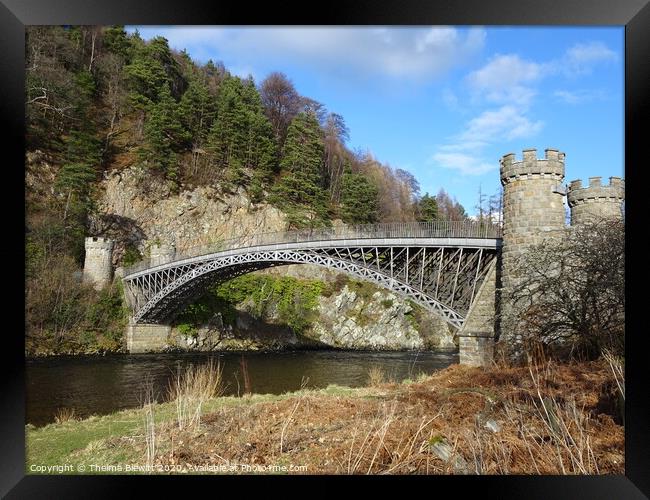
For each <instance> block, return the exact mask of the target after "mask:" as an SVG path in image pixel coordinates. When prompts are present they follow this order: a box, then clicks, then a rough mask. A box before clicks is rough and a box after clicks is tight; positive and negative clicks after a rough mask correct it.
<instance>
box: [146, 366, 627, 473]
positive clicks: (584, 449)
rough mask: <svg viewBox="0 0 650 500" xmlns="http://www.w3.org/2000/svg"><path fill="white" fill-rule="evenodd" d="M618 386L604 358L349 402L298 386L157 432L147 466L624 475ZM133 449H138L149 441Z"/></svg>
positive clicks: (434, 382) (465, 372)
mask: <svg viewBox="0 0 650 500" xmlns="http://www.w3.org/2000/svg"><path fill="white" fill-rule="evenodd" d="M619 382H620V381H619ZM616 388H617V383H616V380H615V379H614V372H613V370H612V369H611V368H610V363H609V362H608V361H605V360H601V361H597V362H590V363H584V362H583V363H573V364H563V365H557V364H555V363H553V362H544V363H543V364H538V365H535V364H531V365H530V366H528V367H516V368H514V367H504V366H494V367H492V368H489V369H484V368H468V367H463V366H459V365H455V366H452V367H449V368H447V369H445V370H442V371H440V372H438V373H436V374H434V375H432V376H430V377H428V378H426V379H424V378H421V379H420V380H419V381H418V382H416V383H411V384H396V383H384V384H379V383H377V386H376V387H374V388H372V389H371V388H368V389H365V390H364V391H365V392H363V393H359V394H355V395H353V396H350V395H349V393H347V394H346V393H345V392H343V391H341V395H337V394H336V391H333V392H334V394H327V395H326V394H324V393H322V392H321V393H317V392H313V391H304V390H303V391H300V392H299V393H297V394H296V395H295V397H289V398H284V399H281V400H276V401H272V402H260V403H255V404H238V405H235V406H224V407H222V408H221V409H219V410H218V411H216V412H213V413H210V414H207V415H204V416H203V417H202V418H201V420H200V423H199V424H198V425H196V426H193V427H191V428H189V427H185V428H179V426H178V425H176V423H174V424H172V423H168V424H164V425H161V426H157V428H156V457H155V460H154V463H156V464H159V465H175V466H181V467H188V469H189V470H192V467H195V468H196V467H200V466H205V465H206V464H211V465H222V466H225V465H232V464H239V465H242V464H244V465H249V466H255V465H259V466H275V465H282V464H284V465H288V464H293V465H304V466H307V470H306V471H303V472H306V473H311V474H622V473H624V428H623V426H622V425H621V423H620V422H619V418H618V416H617V415H616V405H612V404H605V403H606V402H607V400H609V399H612V398H615V397H616V395H617V394H616ZM604 402H605V403H604ZM608 411H609V413H608ZM135 446H141V447H142V448H143V450H142V451H143V452H145V449H144V448H145V446H146V444H145V443H140V444H136V445H135ZM145 453H146V452H145ZM195 470H196V469H195Z"/></svg>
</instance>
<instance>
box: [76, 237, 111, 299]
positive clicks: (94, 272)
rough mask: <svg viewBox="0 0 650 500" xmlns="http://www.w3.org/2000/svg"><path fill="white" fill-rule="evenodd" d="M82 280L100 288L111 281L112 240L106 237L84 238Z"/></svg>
mask: <svg viewBox="0 0 650 500" xmlns="http://www.w3.org/2000/svg"><path fill="white" fill-rule="evenodd" d="M85 246H86V257H85V260H84V269H83V281H84V282H87V283H92V284H93V286H94V287H95V288H96V289H97V290H101V289H102V288H104V287H105V286H106V285H108V284H109V283H110V282H111V279H112V272H113V265H112V254H113V242H112V241H110V240H108V239H106V238H86V242H85Z"/></svg>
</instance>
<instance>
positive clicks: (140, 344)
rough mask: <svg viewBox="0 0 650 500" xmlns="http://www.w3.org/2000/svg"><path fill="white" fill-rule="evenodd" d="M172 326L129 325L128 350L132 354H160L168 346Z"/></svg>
mask: <svg viewBox="0 0 650 500" xmlns="http://www.w3.org/2000/svg"><path fill="white" fill-rule="evenodd" d="M170 333H171V326H169V325H157V324H145V323H142V324H140V323H129V326H127V330H126V348H127V350H128V352H129V353H131V354H141V353H145V352H160V351H161V350H163V348H164V347H165V346H166V345H167V342H168V339H169V335H170Z"/></svg>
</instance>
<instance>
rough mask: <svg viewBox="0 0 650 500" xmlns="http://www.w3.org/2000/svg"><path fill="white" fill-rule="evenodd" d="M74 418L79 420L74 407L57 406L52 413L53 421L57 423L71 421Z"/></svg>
mask: <svg viewBox="0 0 650 500" xmlns="http://www.w3.org/2000/svg"><path fill="white" fill-rule="evenodd" d="M74 420H79V418H78V417H77V415H76V414H75V411H74V408H59V409H58V410H57V411H56V413H55V415H54V421H55V422H56V423H57V424H62V423H64V422H72V421H74Z"/></svg>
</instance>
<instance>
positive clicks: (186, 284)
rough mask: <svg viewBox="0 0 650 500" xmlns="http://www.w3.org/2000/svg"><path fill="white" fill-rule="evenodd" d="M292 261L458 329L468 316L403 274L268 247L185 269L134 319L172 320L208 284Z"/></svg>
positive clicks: (150, 321)
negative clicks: (362, 285) (375, 290)
mask: <svg viewBox="0 0 650 500" xmlns="http://www.w3.org/2000/svg"><path fill="white" fill-rule="evenodd" d="M290 264H312V265H317V266H322V267H325V268H327V269H332V270H336V271H340V272H343V273H346V274H348V275H350V276H354V277H356V278H360V279H362V280H365V281H370V282H372V283H374V284H376V285H379V286H381V287H382V288H385V289H388V290H390V291H393V292H396V293H398V294H399V295H401V296H403V297H405V298H408V299H411V300H413V301H414V302H417V303H419V304H420V305H422V306H423V307H425V308H426V309H429V310H431V311H433V312H434V313H436V314H438V315H440V316H441V317H443V318H444V319H445V321H447V322H448V323H449V324H451V325H452V326H454V327H456V328H460V327H461V326H462V324H463V320H464V317H463V315H462V314H461V313H460V312H458V311H456V310H454V309H453V308H452V307H450V306H448V305H446V304H444V303H443V302H441V301H440V300H437V299H435V298H433V297H431V296H429V295H427V294H426V293H425V292H423V291H422V290H420V289H419V288H418V287H417V286H414V285H413V284H410V283H408V282H406V281H404V279H403V277H402V279H400V277H399V276H395V275H394V276H393V277H391V276H389V275H388V274H386V273H384V272H381V271H379V270H377V269H373V268H372V267H370V266H368V265H365V266H364V265H361V264H359V263H357V262H353V261H351V260H345V259H341V258H336V257H332V256H330V255H327V254H326V253H319V252H300V251H293V250H265V251H256V252H247V253H242V254H238V255H229V256H222V257H214V258H211V259H210V258H208V259H206V262H204V263H202V264H199V265H196V266H193V268H192V269H187V270H185V271H184V272H181V274H180V275H178V277H176V278H175V279H171V280H168V282H167V283H166V284H165V286H162V287H160V288H159V289H158V290H157V291H156V293H154V294H153V295H152V296H150V297H149V298H148V299H147V301H146V303H144V304H143V305H142V307H140V308H138V310H137V312H136V313H135V314H134V317H133V319H134V321H135V322H148V323H156V322H165V321H169V320H170V319H172V318H173V316H174V315H175V313H178V312H179V309H180V308H181V307H183V306H184V305H186V304H187V303H189V302H191V301H193V300H195V299H196V298H198V297H199V296H200V295H202V294H203V293H204V292H205V290H206V288H207V287H209V286H211V285H213V284H215V283H219V282H223V281H226V280H228V279H232V278H234V277H236V276H240V275H242V274H247V273H250V272H253V271H257V270H260V269H266V268H270V267H275V266H282V265H290ZM161 272H163V273H164V272H165V271H161ZM128 290H129V292H130V293H131V295H132V299H131V302H137V292H135V293H134V292H133V291H132V287H131V286H129V287H128Z"/></svg>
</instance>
